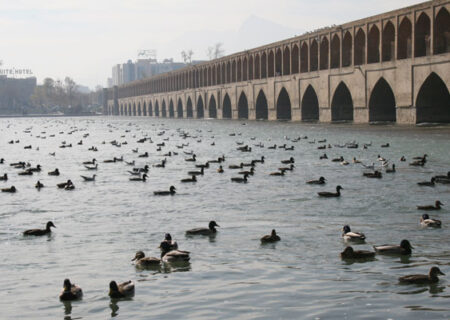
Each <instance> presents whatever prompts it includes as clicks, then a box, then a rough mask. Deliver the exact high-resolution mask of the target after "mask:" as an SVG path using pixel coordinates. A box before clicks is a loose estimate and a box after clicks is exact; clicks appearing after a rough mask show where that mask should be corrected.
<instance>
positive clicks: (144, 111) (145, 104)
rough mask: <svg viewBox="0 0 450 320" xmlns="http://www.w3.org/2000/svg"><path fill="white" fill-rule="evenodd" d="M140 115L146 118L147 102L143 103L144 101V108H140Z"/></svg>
mask: <svg viewBox="0 0 450 320" xmlns="http://www.w3.org/2000/svg"><path fill="white" fill-rule="evenodd" d="M142 115H143V116H144V117H146V116H147V102H145V101H144V106H143V108H142Z"/></svg>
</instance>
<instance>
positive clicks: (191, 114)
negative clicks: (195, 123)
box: [186, 97, 194, 118]
mask: <svg viewBox="0 0 450 320" xmlns="http://www.w3.org/2000/svg"><path fill="white" fill-rule="evenodd" d="M193 117H194V111H193V110H192V100H191V97H189V98H188V101H187V103H186V118H193Z"/></svg>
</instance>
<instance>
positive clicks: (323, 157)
mask: <svg viewBox="0 0 450 320" xmlns="http://www.w3.org/2000/svg"><path fill="white" fill-rule="evenodd" d="M319 159H320V160H324V159H328V156H327V154H326V153H324V154H323V155H321V156H320V157H319Z"/></svg>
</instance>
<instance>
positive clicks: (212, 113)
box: [208, 95, 217, 118]
mask: <svg viewBox="0 0 450 320" xmlns="http://www.w3.org/2000/svg"><path fill="white" fill-rule="evenodd" d="M208 111H209V117H210V118H217V105H216V99H215V98H214V95H211V98H209V104H208Z"/></svg>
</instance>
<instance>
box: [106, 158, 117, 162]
mask: <svg viewBox="0 0 450 320" xmlns="http://www.w3.org/2000/svg"><path fill="white" fill-rule="evenodd" d="M116 161H117V160H116V157H114V159H106V160H103V163H114V162H116Z"/></svg>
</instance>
